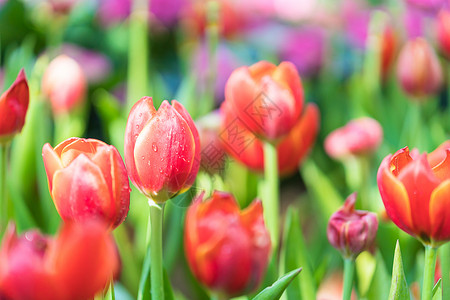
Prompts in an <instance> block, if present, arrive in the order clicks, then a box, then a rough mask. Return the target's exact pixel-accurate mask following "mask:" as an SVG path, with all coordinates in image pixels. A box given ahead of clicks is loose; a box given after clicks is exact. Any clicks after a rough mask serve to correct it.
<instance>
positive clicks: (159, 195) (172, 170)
mask: <svg viewBox="0 0 450 300" xmlns="http://www.w3.org/2000/svg"><path fill="white" fill-rule="evenodd" d="M125 162H126V164H127V170H128V175H129V176H130V179H131V181H132V182H133V184H134V185H135V186H136V187H137V188H138V189H139V190H140V191H141V193H143V194H144V195H146V196H147V197H149V198H152V199H153V200H154V201H156V202H164V201H166V200H168V199H170V198H173V197H175V196H176V195H177V194H180V193H184V192H185V191H187V190H188V189H189V188H190V187H191V185H192V184H193V183H194V181H195V177H196V176H197V172H198V169H199V167H200V138H199V135H198V131H197V128H196V127H195V124H194V121H193V120H192V118H191V116H190V115H189V113H188V112H187V110H186V109H185V108H184V107H183V105H181V104H180V103H179V102H177V101H175V100H173V101H172V105H170V104H169V102H168V101H167V100H164V101H163V103H162V104H161V106H160V107H159V109H158V110H156V109H155V107H154V106H153V100H152V98H150V97H144V98H142V99H141V100H139V101H138V102H137V103H136V104H135V105H134V106H133V108H132V109H131V111H130V115H129V116H128V122H127V127H126V131H125Z"/></svg>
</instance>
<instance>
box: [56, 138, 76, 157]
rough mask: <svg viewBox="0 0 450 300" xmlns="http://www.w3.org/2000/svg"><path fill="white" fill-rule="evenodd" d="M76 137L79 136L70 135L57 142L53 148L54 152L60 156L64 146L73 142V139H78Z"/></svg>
mask: <svg viewBox="0 0 450 300" xmlns="http://www.w3.org/2000/svg"><path fill="white" fill-rule="evenodd" d="M78 139H79V138H77V137H71V138H68V139H67V140H65V141H62V142H61V143H59V144H58V145H57V146H56V147H55V148H54V150H55V152H56V154H57V155H58V156H59V157H61V154H62V152H63V151H64V149H65V148H66V146H68V145H70V144H72V143H73V142H75V141H76V140H78Z"/></svg>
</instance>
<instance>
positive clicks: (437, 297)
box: [432, 278, 442, 300]
mask: <svg viewBox="0 0 450 300" xmlns="http://www.w3.org/2000/svg"><path fill="white" fill-rule="evenodd" d="M432 295H433V298H432V300H442V278H439V280H438V282H436V284H435V285H434V287H433V292H432Z"/></svg>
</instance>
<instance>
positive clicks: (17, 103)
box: [0, 69, 30, 144]
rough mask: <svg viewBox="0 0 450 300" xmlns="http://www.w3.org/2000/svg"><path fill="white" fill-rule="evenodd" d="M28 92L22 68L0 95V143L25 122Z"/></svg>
mask: <svg viewBox="0 0 450 300" xmlns="http://www.w3.org/2000/svg"><path fill="white" fill-rule="evenodd" d="M29 100H30V92H29V89H28V83H27V78H26V77H25V72H24V71H23V69H22V70H21V71H20V73H19V75H18V76H17V78H16V80H15V81H14V83H13V84H12V85H11V86H10V87H9V89H8V90H6V91H5V92H4V93H3V94H2V95H1V97H0V116H1V117H0V144H3V143H7V142H9V141H10V140H11V139H12V138H13V137H14V136H15V135H16V134H17V133H19V132H20V131H21V130H22V127H23V125H24V124H25V116H26V114H27V109H28V102H29Z"/></svg>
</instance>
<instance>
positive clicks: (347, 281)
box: [342, 258, 355, 300]
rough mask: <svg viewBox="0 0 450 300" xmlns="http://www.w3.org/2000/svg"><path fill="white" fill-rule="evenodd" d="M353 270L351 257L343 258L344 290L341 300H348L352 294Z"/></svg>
mask: <svg viewBox="0 0 450 300" xmlns="http://www.w3.org/2000/svg"><path fill="white" fill-rule="evenodd" d="M354 272H355V260H354V259H352V258H344V290H343V294H342V299H343V300H350V298H351V296H352V289H353V274H354Z"/></svg>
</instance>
